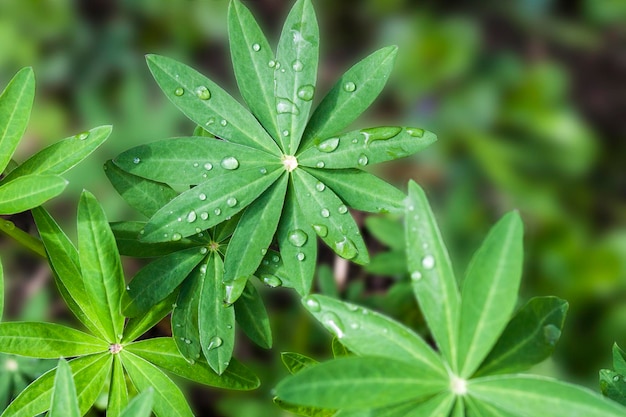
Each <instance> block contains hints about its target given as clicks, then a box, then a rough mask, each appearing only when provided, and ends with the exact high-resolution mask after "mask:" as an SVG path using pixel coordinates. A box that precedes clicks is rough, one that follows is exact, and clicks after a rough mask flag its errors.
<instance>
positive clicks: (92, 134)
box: [5, 126, 112, 180]
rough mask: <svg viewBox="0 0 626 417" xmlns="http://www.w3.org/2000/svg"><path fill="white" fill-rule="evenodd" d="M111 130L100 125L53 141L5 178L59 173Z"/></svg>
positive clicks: (93, 148) (101, 142)
mask: <svg viewBox="0 0 626 417" xmlns="http://www.w3.org/2000/svg"><path fill="white" fill-rule="evenodd" d="M111 130H112V127H111V126H100V127H96V128H94V129H91V130H89V131H86V132H82V133H79V134H77V135H75V136H71V137H69V138H66V139H63V140H60V141H58V142H56V143H53V144H52V145H50V146H48V147H46V148H44V149H42V150H40V151H39V152H37V153H36V154H34V155H33V156H31V157H30V158H28V159H27V160H26V161H24V163H22V164H21V165H19V166H18V167H17V168H15V169H14V170H13V171H11V173H10V174H9V175H7V177H6V179H5V180H7V179H8V180H10V179H13V178H17V177H19V176H24V175H33V174H37V175H61V174H63V173H64V172H66V171H68V170H69V169H71V168H72V167H74V166H75V165H76V164H78V163H79V162H80V161H82V160H83V159H85V158H87V157H88V156H89V155H90V154H91V153H92V152H93V151H95V150H96V149H97V148H98V147H99V146H100V145H102V144H103V143H104V141H105V140H106V139H107V138H108V137H109V135H110V134H111Z"/></svg>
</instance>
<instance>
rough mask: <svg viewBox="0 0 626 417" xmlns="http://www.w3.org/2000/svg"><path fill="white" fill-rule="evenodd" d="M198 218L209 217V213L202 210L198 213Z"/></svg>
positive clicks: (204, 218)
mask: <svg viewBox="0 0 626 417" xmlns="http://www.w3.org/2000/svg"><path fill="white" fill-rule="evenodd" d="M200 218H201V219H202V220H206V219H208V218H209V213H207V212H206V211H203V212H202V213H200Z"/></svg>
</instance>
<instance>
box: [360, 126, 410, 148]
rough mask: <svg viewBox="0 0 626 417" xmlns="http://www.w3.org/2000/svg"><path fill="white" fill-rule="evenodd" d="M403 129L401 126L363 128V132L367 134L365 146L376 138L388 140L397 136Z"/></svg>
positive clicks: (364, 134)
mask: <svg viewBox="0 0 626 417" xmlns="http://www.w3.org/2000/svg"><path fill="white" fill-rule="evenodd" d="M401 131H402V128H401V127H397V126H383V127H371V128H368V129H361V134H362V135H363V136H365V146H367V145H368V144H370V143H371V142H374V141H376V140H388V139H391V138H393V137H396V136H397V135H398V133H400V132H401Z"/></svg>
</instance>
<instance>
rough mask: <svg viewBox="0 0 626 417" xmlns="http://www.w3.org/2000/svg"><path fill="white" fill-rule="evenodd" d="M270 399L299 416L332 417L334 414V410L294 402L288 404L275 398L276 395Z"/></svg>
mask: <svg viewBox="0 0 626 417" xmlns="http://www.w3.org/2000/svg"><path fill="white" fill-rule="evenodd" d="M272 401H274V404H276V405H277V406H279V407H280V408H282V409H283V410H286V411H289V412H291V413H294V414H297V415H299V416H307V417H333V416H335V415H336V410H326V409H324V408H316V407H305V406H300V405H295V404H289V403H287V402H285V401H282V400H281V399H280V398H277V397H274V398H273V399H272Z"/></svg>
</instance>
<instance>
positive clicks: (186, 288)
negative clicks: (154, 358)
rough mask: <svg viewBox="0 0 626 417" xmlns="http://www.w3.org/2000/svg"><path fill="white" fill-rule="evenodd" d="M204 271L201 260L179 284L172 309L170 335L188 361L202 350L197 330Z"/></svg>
mask: <svg viewBox="0 0 626 417" xmlns="http://www.w3.org/2000/svg"><path fill="white" fill-rule="evenodd" d="M206 273H207V264H206V261H202V262H200V263H199V264H198V265H197V266H196V267H195V268H194V270H193V271H191V273H190V274H189V276H188V277H187V278H186V279H185V280H184V281H183V282H182V284H181V285H180V292H179V293H178V297H177V299H176V307H175V308H174V309H173V310H172V337H173V338H174V340H175V341H176V346H178V350H179V352H180V353H181V354H182V355H183V356H184V357H185V358H186V359H187V360H188V361H189V362H193V361H195V360H196V359H198V358H199V357H200V352H201V351H202V348H201V346H200V333H199V330H198V307H199V302H200V291H201V289H202V283H203V282H204V276H205V274H206ZM187 341H189V343H188V342H187Z"/></svg>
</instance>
